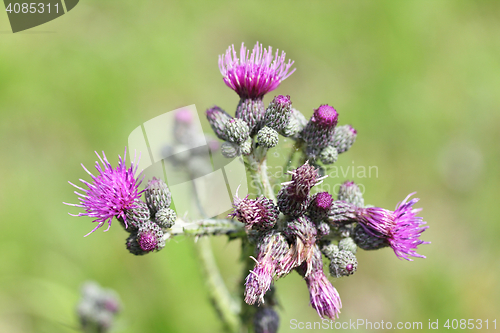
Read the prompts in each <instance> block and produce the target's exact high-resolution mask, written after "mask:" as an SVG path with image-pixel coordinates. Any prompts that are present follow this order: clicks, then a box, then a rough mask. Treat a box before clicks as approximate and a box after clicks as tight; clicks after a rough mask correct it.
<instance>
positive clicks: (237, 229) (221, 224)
mask: <svg viewBox="0 0 500 333" xmlns="http://www.w3.org/2000/svg"><path fill="white" fill-rule="evenodd" d="M178 235H186V236H194V237H201V236H209V235H212V236H217V235H228V236H229V237H231V238H238V237H243V236H245V228H244V226H243V223H241V222H238V221H234V220H229V219H202V220H195V221H184V220H182V219H181V218H177V221H176V222H175V224H174V226H173V227H172V229H170V230H169V231H167V232H165V236H164V237H165V239H168V238H171V237H173V236H178Z"/></svg>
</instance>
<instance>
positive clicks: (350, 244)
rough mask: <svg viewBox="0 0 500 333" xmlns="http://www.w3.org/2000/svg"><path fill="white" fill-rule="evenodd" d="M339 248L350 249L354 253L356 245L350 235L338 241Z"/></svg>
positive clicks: (356, 248) (342, 249)
mask: <svg viewBox="0 0 500 333" xmlns="http://www.w3.org/2000/svg"><path fill="white" fill-rule="evenodd" d="M339 250H341V251H350V252H352V253H354V254H356V251H357V250H358V247H357V245H356V243H355V242H354V240H353V239H352V238H351V237H346V238H342V239H341V240H340V241H339Z"/></svg>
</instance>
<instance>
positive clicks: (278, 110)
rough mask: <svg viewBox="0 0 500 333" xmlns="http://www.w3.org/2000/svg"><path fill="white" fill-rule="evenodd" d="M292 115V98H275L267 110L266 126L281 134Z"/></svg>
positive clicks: (280, 96) (281, 96) (279, 96)
mask: <svg viewBox="0 0 500 333" xmlns="http://www.w3.org/2000/svg"><path fill="white" fill-rule="evenodd" d="M291 113H292V102H291V101H290V96H288V95H287V96H283V95H278V96H275V97H274V98H273V100H272V101H271V103H269V106H268V107H267V109H266V116H265V121H264V123H265V125H266V126H268V127H271V128H273V129H275V130H276V131H278V132H280V131H283V130H284V129H285V127H286V126H287V124H288V122H289V120H290V115H291Z"/></svg>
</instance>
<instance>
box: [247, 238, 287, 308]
mask: <svg viewBox="0 0 500 333" xmlns="http://www.w3.org/2000/svg"><path fill="white" fill-rule="evenodd" d="M257 251H258V254H257V260H256V261H255V268H254V269H253V270H252V271H250V274H248V276H247V278H246V280H245V281H246V282H245V302H246V303H247V304H250V305H251V304H255V303H256V302H257V303H259V304H262V303H263V302H264V295H265V294H266V292H267V291H268V290H269V288H270V287H271V283H272V281H273V277H274V276H276V274H277V272H280V268H279V265H280V263H281V261H282V260H283V258H284V257H285V256H286V255H287V254H288V252H289V247H288V243H287V241H286V239H285V237H284V236H283V234H282V233H281V232H279V231H276V230H270V231H267V232H265V233H264V234H263V235H262V236H261V237H260V238H259V240H258V241H257Z"/></svg>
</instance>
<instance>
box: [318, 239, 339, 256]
mask: <svg viewBox="0 0 500 333" xmlns="http://www.w3.org/2000/svg"><path fill="white" fill-rule="evenodd" d="M338 251H339V247H338V246H337V245H335V244H333V243H328V244H324V245H323V246H322V247H321V252H322V253H323V254H324V255H325V257H327V258H328V259H330V260H332V258H333V255H334V254H335V253H336V252H338Z"/></svg>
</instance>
